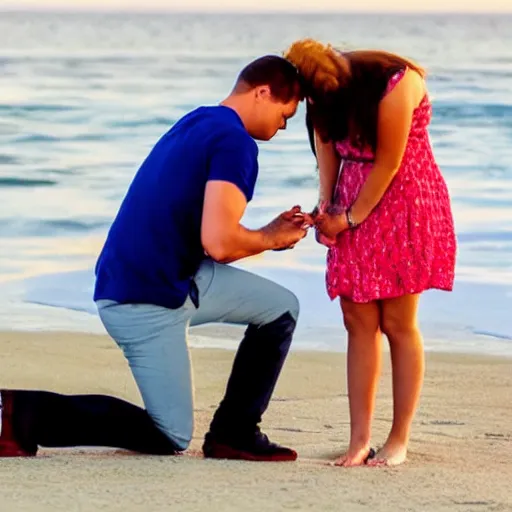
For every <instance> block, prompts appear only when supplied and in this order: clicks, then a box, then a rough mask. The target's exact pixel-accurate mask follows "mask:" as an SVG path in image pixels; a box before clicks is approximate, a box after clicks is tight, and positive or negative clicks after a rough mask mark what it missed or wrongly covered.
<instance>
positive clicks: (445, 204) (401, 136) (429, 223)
mask: <svg viewBox="0 0 512 512" xmlns="http://www.w3.org/2000/svg"><path fill="white" fill-rule="evenodd" d="M285 57H286V58H287V59H288V60H289V61H290V62H292V63H293V64H294V65H295V66H296V67H297V69H298V72H299V73H300V75H301V77H302V79H303V82H304V88H305V95H306V97H307V102H308V104H307V118H308V125H309V126H310V128H311V129H312V130H314V133H313V134H311V133H310V137H311V138H312V140H313V141H314V152H315V154H316V157H317V161H318V167H319V176H320V198H319V205H318V208H317V209H316V229H317V239H319V241H320V242H321V243H324V244H325V245H328V246H329V251H328V255H327V273H326V281H327V291H328V294H329V297H330V298H331V299H334V298H336V297H340V301H341V308H342V312H343V319H344V324H345V327H346V329H347V331H348V354H347V366H348V367H347V378H348V393H349V407H350V420H351V421H350V424H351V431H350V444H349V448H348V450H347V452H346V453H345V454H344V455H343V456H341V457H340V458H339V459H338V460H337V461H336V464H337V465H340V466H357V465H361V464H364V463H365V462H366V463H367V464H368V465H373V466H376V465H397V464H401V463H402V462H404V461H405V460H406V455H407V446H408V442H409V438H410V430H411V424H412V421H413V417H414V414H415V411H416V408H417V405H418V401H419V396H420V391H421V387H422V382H423V374H424V354H423V344H422V338H421V334H420V331H419V329H418V320H417V312H418V303H419V298H420V295H421V293H422V292H423V291H425V290H427V289H430V288H437V289H441V290H447V291H451V290H452V288H453V280H454V269H455V256H456V239H455V233H454V224H453V217H452V212H451V206H450V198H449V194H448V190H447V187H446V183H445V181H444V179H443V177H442V175H441V173H440V171H439V168H438V166H437V164H436V162H435V159H434V156H433V153H432V148H431V145H430V140H429V136H428V132H427V127H428V124H429V122H430V119H431V114H432V107H431V103H430V100H429V98H428V95H427V91H426V86H425V82H424V71H423V70H422V69H421V68H420V67H419V66H417V65H416V64H414V63H412V62H410V61H408V60H406V59H404V58H402V57H399V56H397V55H393V54H389V53H386V52H381V51H354V52H350V53H340V52H338V51H336V50H334V49H333V48H332V47H331V46H326V45H323V44H321V43H319V42H317V41H314V40H311V39H306V40H301V41H297V42H295V43H294V44H293V45H292V46H291V47H290V48H289V49H288V50H287V52H286V53H285ZM382 334H385V335H386V336H387V338H388V341H389V345H390V352H391V361H392V368H393V401H394V407H393V424H392V427H391V431H390V433H389V436H388V438H387V441H386V442H385V444H384V445H383V446H382V448H381V449H380V450H379V451H378V452H377V454H376V455H375V454H374V453H373V451H372V450H371V448H370V437H371V422H372V415H373V410H374V403H375V395H376V390H377V381H378V377H379V373H380V369H381V350H380V348H381V347H380V344H381V335H382ZM373 455H375V456H373ZM372 456H373V457H372Z"/></svg>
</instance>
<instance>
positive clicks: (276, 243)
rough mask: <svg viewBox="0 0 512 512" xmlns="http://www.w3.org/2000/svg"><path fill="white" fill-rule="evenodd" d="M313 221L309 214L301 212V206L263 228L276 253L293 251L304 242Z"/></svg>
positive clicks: (295, 207) (284, 213)
mask: <svg viewBox="0 0 512 512" xmlns="http://www.w3.org/2000/svg"><path fill="white" fill-rule="evenodd" d="M312 224H313V220H312V219H311V217H310V216H309V215H308V214H307V213H303V212H302V211H301V208H300V206H294V207H293V208H292V209H291V210H287V211H285V212H283V213H281V214H280V215H278V216H277V217H276V218H275V219H274V220H273V221H272V222H270V223H269V224H267V225H266V226H265V227H263V228H262V231H263V233H264V234H265V235H266V237H268V239H269V241H270V243H271V244H272V246H273V249H274V250H275V251H282V250H285V249H292V248H293V247H294V246H295V244H296V243H297V242H299V241H300V240H302V239H303V238H304V237H305V236H306V234H307V230H308V229H309V228H310V227H311V226H312Z"/></svg>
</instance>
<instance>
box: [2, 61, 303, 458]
mask: <svg viewBox="0 0 512 512" xmlns="http://www.w3.org/2000/svg"><path fill="white" fill-rule="evenodd" d="M301 99H302V97H301V91H300V84H299V77H298V74H297V71H296V69H295V68H294V67H293V65H291V64H290V63H289V62H287V61H286V60H285V59H282V58H281V57H277V56H266V57H262V58H260V59H257V60H255V61H254V62H252V63H250V64H249V65H248V66H247V67H246V68H244V69H243V70H242V72H241V73H240V75H239V77H238V79H237V81H236V84H235V87H234V89H233V91H232V92H231V94H230V95H229V96H228V97H227V98H226V99H225V100H224V101H222V102H221V104H220V105H217V106H210V107H200V108H198V109H196V110H194V111H192V112H190V113H189V114H187V115H186V116H184V117H183V118H182V119H181V120H179V121H178V122H177V123H176V124H175V125H174V126H173V127H172V128H171V129H170V130H169V131H168V132H167V133H166V134H164V135H163V137H162V138H161V139H160V140H159V141H158V142H157V144H156V145H155V147H154V148H153V149H152V151H151V152H150V154H149V156H148V157H147V158H146V160H145V161H144V162H143V164H142V166H141V167H140V169H139V171H138V173H137V174H136V176H135V178H134V180H133V182H132V184H131V186H130V187H129V190H128V192H127V194H126V197H125V198H124V200H123V202H122V204H121V207H120V210H119V212H118V214H117V216H116V218H115V220H114V222H113V224H112V226H111V229H110V231H109V234H108V237H107V240H106V242H105V245H104V247H103V250H102V252H101V255H100V257H99V259H98V263H97V267H96V276H97V279H96V287H95V292H94V300H95V301H96V304H97V306H98V311H99V314H100V317H101V320H102V322H103V324H104V325H105V328H106V330H107V332H108V333H109V334H110V335H111V337H112V338H113V339H114V340H115V341H116V343H117V344H118V345H119V346H120V347H121V349H122V350H123V352H124V355H125V357H126V359H127V360H128V362H129V365H130V368H131V370H132V373H133V375H134V378H135V380H136V383H137V385H138V388H139V390H140V392H141V395H142V398H143V401H144V405H145V409H141V408H138V407H136V406H134V405H132V404H129V403H127V402H124V401H122V400H118V399H116V398H113V397H106V396H97V395H95V396H91V395H89V396H64V395H58V394H54V393H48V392H43V391H19V390H14V391H13V390H6V391H3V392H2V393H1V397H2V399H3V406H4V408H3V413H2V420H3V424H4V430H3V432H2V435H1V437H0V456H1V455H2V454H3V455H4V456H6V455H35V453H36V452H37V447H38V446H39V445H42V446H53V447H55V446H76V445H98V446H118V447H122V448H128V449H132V450H137V451H140V452H145V453H157V454H174V453H177V452H180V451H183V450H185V449H186V448H187V447H188V445H189V443H190V440H191V438H192V434H193V424H194V423H193V390H192V384H191V370H190V361H189V354H188V347H187V341H186V336H187V331H188V327H189V325H199V324H204V323H210V322H227V323H235V324H244V325H248V328H247V330H246V332H245V336H244V338H243V340H242V342H241V344H240V348H239V350H238V352H237V355H236V358H235V361H234V365H233V369H232V373H231V376H230V378H229V381H228V384H227V389H226V392H225V396H224V399H223V400H222V402H221V404H220V406H219V407H218V409H217V411H216V413H215V415H214V417H213V420H212V422H211V425H210V430H209V432H208V433H207V435H206V437H205V440H204V444H203V452H204V455H205V457H211V458H233V459H247V460H281V461H285V460H295V459H296V457H297V454H296V452H295V451H294V450H292V449H289V448H285V447H281V446H279V445H277V444H275V443H272V442H271V441H270V440H269V439H268V438H267V436H266V435H264V434H263V433H262V432H261V431H260V429H259V426H258V425H259V423H260V421H261V417H262V414H263V413H264V412H265V410H266V409H267V407H268V404H269V401H270V398H271V395H272V393H273V390H274V387H275V384H276V382H277V379H278V377H279V374H280V371H281V368H282V366H283V363H284V360H285V358H286V355H287V353H288V350H289V346H290V343H291V339H292V334H293V332H294V329H295V325H296V322H297V317H298V313H299V305H298V301H297V299H296V297H295V296H294V295H293V294H292V293H291V292H289V291H288V290H286V289H284V288H282V287H281V286H279V285H277V284H275V283H273V282H271V281H268V280H265V279H263V278H261V277H258V276H256V275H253V274H250V273H248V272H245V271H242V270H240V269H236V268H234V267H231V266H228V265H226V264H227V263H230V262H233V261H236V260H239V259H241V258H245V257H248V256H252V255H255V254H258V253H261V252H263V251H266V250H282V249H289V248H292V247H293V246H294V245H295V244H296V243H297V242H298V241H300V240H301V239H302V238H303V237H304V236H305V235H306V231H307V227H308V226H309V224H308V221H309V219H308V218H307V216H305V215H303V214H302V213H301V212H300V208H299V207H294V208H292V209H291V210H289V211H286V212H283V213H282V214H281V215H279V216H278V217H277V218H276V219H274V220H273V221H271V222H270V223H269V224H267V225H266V226H264V227H262V228H261V229H258V230H249V229H247V228H245V227H244V226H242V225H241V223H240V221H241V218H242V216H243V214H244V211H245V209H246V206H247V203H248V202H249V201H250V200H251V199H252V196H253V191H254V186H255V183H256V178H257V174H258V161H257V155H258V148H257V145H256V143H255V141H254V139H259V140H269V139H271V138H272V137H273V136H274V135H275V134H276V133H277V131H278V130H280V129H285V128H286V123H287V120H288V119H289V118H291V117H292V116H293V115H294V114H295V112H296V110H297V105H298V102H299V101H300V100H301Z"/></svg>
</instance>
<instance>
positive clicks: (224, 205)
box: [201, 180, 309, 263]
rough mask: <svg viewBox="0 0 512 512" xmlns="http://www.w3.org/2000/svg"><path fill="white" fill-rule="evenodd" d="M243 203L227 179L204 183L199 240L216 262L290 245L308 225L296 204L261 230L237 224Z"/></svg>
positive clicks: (244, 203)
mask: <svg viewBox="0 0 512 512" xmlns="http://www.w3.org/2000/svg"><path fill="white" fill-rule="evenodd" d="M246 206H247V200H246V198H245V196H244V194H243V192H242V191H241V190H240V189H239V188H238V187H237V186H236V185H234V184H233V183H231V182H228V181H219V180H210V181H208V183H207V184H206V192H205V198H204V207H203V219H202V223H201V242H202V244H203V248H204V250H205V251H206V252H207V254H208V255H209V256H210V257H211V258H213V259H214V260H216V261H218V262H219V263H231V262H232V261H236V260H239V259H242V258H247V257H248V256H254V255H256V254H259V253H261V252H263V251H267V250H271V249H287V248H291V247H293V246H294V245H295V244H296V243H297V242H298V241H299V240H301V239H302V238H304V237H305V236H306V233H307V227H309V223H308V219H307V216H305V215H303V214H302V213H300V207H299V206H294V207H293V208H292V209H291V210H288V211H286V212H283V213H281V215H279V216H278V217H276V218H275V219H274V220H273V221H271V222H270V223H269V224H267V225H266V226H264V227H262V228H261V229H257V230H251V229H247V228H245V227H244V226H242V225H241V224H240V220H241V219H242V216H243V214H244V211H245V208H246Z"/></svg>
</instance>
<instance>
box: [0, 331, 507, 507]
mask: <svg viewBox="0 0 512 512" xmlns="http://www.w3.org/2000/svg"><path fill="white" fill-rule="evenodd" d="M215 334H216V335H219V332H218V331H217V332H216V333H215ZM0 349H1V354H2V357H1V369H0V385H1V387H19V388H44V389H48V390H53V391H57V392H62V393H86V392H94V393H107V394H113V395H116V396H119V397H122V398H125V399H128V400H131V401H134V402H136V403H139V404H140V403H141V402H140V397H139V394H138V391H137V389H136V387H135V384H134V382H133V380H132V377H131V374H130V373H129V370H128V368H127V366H126V364H125V361H124V359H123V356H122V354H121V352H120V351H119V350H118V349H117V347H116V346H115V345H114V344H113V342H112V341H111V340H110V339H109V338H108V337H106V336H98V335H87V334H75V333H73V334H68V333H57V334H56V333H49V332H48V333H45V332H40V333H39V332H38V333H20V332H6V333H2V334H0ZM233 356H234V353H233V352H230V351H227V350H210V349H195V350H192V358H193V365H194V375H195V388H196V405H195V409H196V431H195V436H194V441H193V444H192V446H191V450H190V453H187V454H185V455H182V456H179V457H168V458H165V457H147V456H139V455H134V454H132V453H127V452H120V451H116V450H99V449H82V448H74V449H70V450H61V451H57V450H48V449H43V450H41V451H40V454H39V456H38V457H37V458H36V459H25V460H23V459H17V460H9V459H4V460H2V462H1V464H0V492H1V494H0V495H1V498H0V511H2V512H3V511H14V510H16V511H21V510H23V511H25V510H27V511H32V510H33V511H36V510H37V511H50V510H51V511H60V510H62V511H75V510H76V511H79V510H80V511H86V510H87V511H88V510H91V511H96V510H109V511H117V510H119V511H121V510H122V511H123V512H126V511H129V510H151V511H159V510H180V511H181V510H193V511H202V510H208V511H210V510H219V511H220V510H222V511H228V510H237V511H238V510H244V511H249V510H251V511H252V510H255V511H256V510H258V511H273V510H289V509H290V510H321V511H324V510H325V511H327V510H347V511H359V510H370V509H371V510H379V511H383V512H387V511H399V510H408V511H409V510H414V511H416V510H422V511H425V510H432V511H445V510H446V511H448V510H450V511H453V510H457V511H464V512H466V511H468V512H472V511H484V510H485V511H487V510H492V511H509V510H512V496H511V493H510V482H511V481H512V461H511V459H512V371H511V368H512V360H510V359H506V358H502V359H497V358H490V357H485V356H465V355H449V354H428V356H427V374H426V380H425V386H424V391H423V395H422V402H421V405H420V409H419V412H418V414H417V416H416V420H415V424H414V430H413V436H412V441H411V445H410V455H409V460H408V462H407V463H406V464H405V465H403V466H401V467H399V468H392V469H391V468H386V469H382V468H378V469H376V468H367V467H362V468H357V469H341V468H334V467H331V466H329V464H328V462H329V461H330V460H333V459H334V458H335V457H336V455H338V454H339V453H340V452H341V451H342V450H343V448H344V447H345V446H346V443H347V441H348V420H349V417H348V402H347V394H346V384H345V357H344V355H343V354H333V353H320V352H294V353H292V354H291V355H290V357H289V359H288V362H287V364H286V366H285V369H284V372H283V374H282V378H281V380H280V382H279V385H278V387H277V390H276V393H275V395H274V399H273V401H272V403H271V406H270V408H269V410H268V413H267V415H266V417H265V418H264V423H263V425H262V427H263V429H264V431H266V432H267V433H268V434H269V435H270V436H271V437H272V438H273V439H274V440H276V441H278V442H281V443H284V444H289V445H290V446H293V447H294V448H296V449H297V450H298V451H299V460H298V461H297V462H296V463H249V462H234V461H210V460H203V459H202V458H201V456H200V452H199V450H200V446H201V442H202V436H203V434H204V432H205V429H206V428H207V425H208V422H209V420H210V417H211V415H212V412H213V410H214V408H215V407H216V405H217V403H218V401H219V399H220V397H221V395H222V393H223V390H224V386H225V383H226V379H227V375H228V372H229V369H230V366H231V363H232V360H233ZM390 420H391V380H390V366H389V362H386V364H385V366H384V372H383V375H382V379H381V386H380V390H379V397H378V401H377V411H376V416H375V425H374V441H373V443H374V445H375V446H379V444H381V443H382V442H383V441H384V440H385V436H386V434H387V431H388V429H389V426H390Z"/></svg>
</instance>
